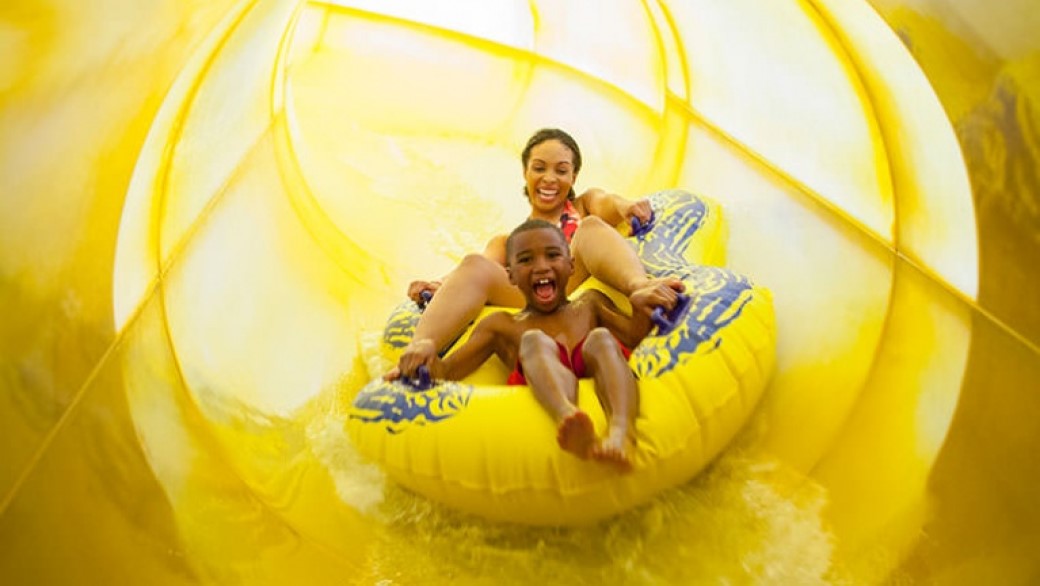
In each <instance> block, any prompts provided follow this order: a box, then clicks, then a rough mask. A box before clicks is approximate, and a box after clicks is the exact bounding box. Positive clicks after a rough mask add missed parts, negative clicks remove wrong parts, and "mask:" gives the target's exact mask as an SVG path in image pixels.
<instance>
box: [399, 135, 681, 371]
mask: <svg viewBox="0 0 1040 586" xmlns="http://www.w3.org/2000/svg"><path fill="white" fill-rule="evenodd" d="M520 159H521V162H522V163H523V167H524V195H525V196H526V197H527V201H528V202H529V203H530V205H531V214H530V216H529V219H542V220H545V221H547V222H550V223H552V224H556V225H558V226H560V228H561V229H562V230H563V232H564V234H565V236H566V237H567V238H568V240H569V242H570V247H571V256H572V257H573V259H574V265H575V270H574V275H573V277H572V278H571V279H570V281H569V282H568V285H567V293H570V292H571V291H573V290H574V289H575V288H576V287H577V286H578V285H580V284H581V283H582V282H584V281H585V279H587V278H588V277H589V276H590V275H592V276H595V277H596V278H598V279H599V280H600V281H603V282H604V283H606V284H607V285H610V286H611V287H613V288H615V289H617V290H618V291H620V292H621V293H622V294H624V295H626V296H629V295H631V294H632V293H633V292H635V291H636V290H637V289H639V288H640V287H646V285H647V279H648V277H647V274H646V271H645V270H644V269H643V264H642V263H641V262H640V261H639V257H638V256H636V253H635V251H634V250H633V249H632V248H631V247H630V246H629V245H628V243H627V242H625V240H624V238H623V237H622V236H621V234H619V233H618V232H617V230H615V229H614V226H616V225H617V224H619V223H620V222H622V221H629V220H630V219H631V218H638V219H639V221H640V222H644V223H645V222H647V221H649V220H650V212H651V210H650V202H648V201H647V200H645V199H642V200H638V201H630V200H627V199H625V198H622V197H620V196H617V195H613V194H608V193H606V192H605V191H603V190H602V189H589V190H588V191H585V192H584V193H582V194H581V195H580V196H577V197H575V193H574V182H575V181H576V180H577V177H578V172H579V171H580V170H581V151H580V150H579V149H578V144H577V142H575V140H574V139H573V138H572V137H571V136H570V135H569V134H567V133H566V132H564V131H562V130H559V129H556V128H545V129H542V130H539V131H538V132H536V133H535V134H534V135H533V136H532V137H531V138H530V140H528V141H527V146H525V147H524V150H523V153H522V154H521V157H520ZM505 242H506V236H504V235H499V236H495V237H494V238H492V239H491V241H490V242H489V243H488V245H487V247H486V248H485V250H484V252H483V254H470V255H467V256H466V257H465V258H463V259H462V262H461V263H459V265H458V266H457V267H455V269H453V270H452V271H451V272H450V273H448V275H446V276H445V277H444V278H443V281H413V282H412V283H411V284H410V285H409V287H408V296H409V297H410V298H411V299H412V300H413V301H415V302H417V303H418V302H420V300H421V299H422V293H423V291H430V292H431V293H436V294H435V295H434V296H433V298H432V299H431V300H430V301H429V303H428V305H427V306H426V309H425V311H424V312H423V314H422V317H421V318H420V319H419V323H418V324H417V325H416V327H415V335H414V337H413V338H412V342H411V343H410V344H409V345H408V347H407V348H405V350H404V353H403V354H402V355H401V359H400V361H399V362H398V368H399V369H400V372H401V373H402V374H403V375H405V376H413V375H414V374H415V369H416V368H418V367H419V366H420V365H423V364H426V365H427V366H429V365H430V364H431V362H432V361H433V359H434V358H435V357H436V356H437V353H438V352H439V351H440V350H441V349H443V348H444V347H445V346H446V345H448V343H450V342H451V341H452V340H454V339H455V338H456V337H457V336H458V334H459V333H460V332H461V331H462V330H463V329H464V328H465V327H466V326H467V325H468V324H469V323H470V322H471V321H473V320H474V319H475V318H476V317H477V315H479V314H480V311H481V309H482V308H483V307H484V305H485V304H488V303H490V304H493V305H501V306H506V307H517V308H519V307H523V304H524V297H523V295H521V294H520V291H519V290H518V289H517V288H516V287H514V286H513V285H511V284H510V282H509V275H508V273H507V272H506V268H505V264H506V251H505ZM657 281H658V283H657V284H658V286H660V287H669V288H671V289H674V290H676V291H681V290H682V288H683V285H682V282H681V281H679V280H678V279H674V278H670V279H659V280H657ZM669 309H670V308H669Z"/></svg>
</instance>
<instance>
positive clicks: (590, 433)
mask: <svg viewBox="0 0 1040 586" xmlns="http://www.w3.org/2000/svg"><path fill="white" fill-rule="evenodd" d="M556 441H557V442H558V443H559V444H560V447H561V448H563V449H564V450H567V451H568V452H570V453H572V454H574V455H576V456H578V457H579V458H588V457H589V452H590V451H591V450H592V447H593V445H594V444H595V443H596V428H595V427H594V426H593V425H592V419H590V418H589V415H588V414H587V413H585V412H584V411H575V412H574V413H571V414H570V415H568V416H567V417H565V418H564V419H563V421H561V422H560V427H559V430H558V431H557V432H556Z"/></svg>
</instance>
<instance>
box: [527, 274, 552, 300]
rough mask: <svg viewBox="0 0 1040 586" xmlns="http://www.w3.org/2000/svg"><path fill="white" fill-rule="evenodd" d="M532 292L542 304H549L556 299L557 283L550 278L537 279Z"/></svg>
mask: <svg viewBox="0 0 1040 586" xmlns="http://www.w3.org/2000/svg"><path fill="white" fill-rule="evenodd" d="M531 290H532V291H533V292H534V298H535V299H537V300H538V301H539V302H541V303H548V302H550V301H552V300H553V299H554V298H555V297H556V281H554V280H552V279H548V278H543V279H535V281H534V287H532V288H531Z"/></svg>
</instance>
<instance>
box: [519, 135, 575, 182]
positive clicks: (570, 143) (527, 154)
mask: <svg viewBox="0 0 1040 586" xmlns="http://www.w3.org/2000/svg"><path fill="white" fill-rule="evenodd" d="M547 140H558V141H560V142H561V143H563V146H565V147H567V148H568V149H570V151H571V153H572V154H573V155H574V175H575V176H577V175H578V171H581V149H579V148H578V142H577V141H575V140H574V137H572V136H571V135H569V134H567V133H566V132H564V131H562V130H560V129H559V128H543V129H541V130H539V131H538V132H536V133H534V134H532V135H531V138H529V139H528V140H527V146H525V147H524V150H523V152H522V153H520V161H521V162H522V163H523V164H524V170H525V171H526V169H527V162H528V161H529V160H531V149H533V148H534V147H536V146H538V145H540V144H542V143H543V142H545V141H547ZM524 198H525V199H526V198H527V187H526V186H525V187H524ZM567 199H574V186H573V185H572V186H571V191H570V193H568V194H567Z"/></svg>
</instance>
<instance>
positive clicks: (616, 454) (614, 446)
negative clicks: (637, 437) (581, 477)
mask: <svg viewBox="0 0 1040 586" xmlns="http://www.w3.org/2000/svg"><path fill="white" fill-rule="evenodd" d="M629 452H630V442H629V441H628V439H627V437H626V435H625V433H624V432H621V433H608V434H607V436H606V437H604V438H603V439H602V440H600V441H599V442H597V443H596V444H595V445H594V446H592V450H591V451H590V452H589V455H590V456H591V457H592V459H593V460H598V461H600V462H606V463H609V464H614V465H616V466H617V467H618V468H620V469H621V470H622V471H625V472H627V471H629V470H631V469H632V461H631V460H630V459H629Z"/></svg>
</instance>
